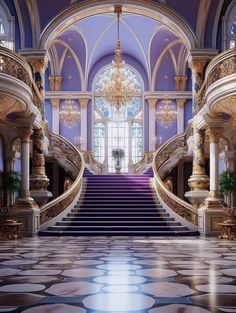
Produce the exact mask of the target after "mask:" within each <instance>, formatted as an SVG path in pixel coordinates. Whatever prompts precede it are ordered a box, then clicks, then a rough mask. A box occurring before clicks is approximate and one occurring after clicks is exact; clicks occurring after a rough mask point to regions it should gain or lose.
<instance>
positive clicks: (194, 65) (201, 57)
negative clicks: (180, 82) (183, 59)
mask: <svg viewBox="0 0 236 313" xmlns="http://www.w3.org/2000/svg"><path fill="white" fill-rule="evenodd" d="M214 54H215V51H211V52H209V51H208V54H207V53H206V51H204V50H196V51H191V59H190V60H189V66H190V68H191V70H192V93H193V99H192V101H193V113H194V114H195V115H196V114H197V113H198V111H199V110H200V108H201V106H202V105H203V103H202V102H201V101H202V99H201V101H200V102H199V99H198V97H197V96H198V91H199V90H200V88H201V87H202V84H203V81H204V74H205V73H204V72H205V67H206V64H207V62H208V61H209V60H210V59H211V58H212V56H213V55H214ZM204 141H205V132H204V130H199V129H198V128H197V126H196V119H194V120H193V170H192V175H191V176H190V179H189V180H188V182H189V187H190V189H191V191H189V192H186V193H185V196H186V197H187V198H188V199H189V201H190V202H191V203H192V204H193V205H195V206H196V207H198V206H199V205H200V204H201V203H202V201H203V200H204V199H205V198H206V197H207V195H208V191H207V188H208V186H209V179H208V177H207V175H206V173H205V155H204V154H205V152H204Z"/></svg>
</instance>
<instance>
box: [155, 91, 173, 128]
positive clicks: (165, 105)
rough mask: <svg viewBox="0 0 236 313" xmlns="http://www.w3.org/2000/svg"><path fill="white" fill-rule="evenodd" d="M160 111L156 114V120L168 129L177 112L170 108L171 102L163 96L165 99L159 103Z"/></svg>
mask: <svg viewBox="0 0 236 313" xmlns="http://www.w3.org/2000/svg"><path fill="white" fill-rule="evenodd" d="M161 104H162V105H161V106H160V111H157V112H156V118H157V119H158V120H159V121H160V122H161V124H162V125H163V126H164V127H165V128H168V127H170V125H171V124H172V122H173V120H175V119H176V117H177V112H176V110H174V108H173V106H171V100H169V99H168V96H167V95H166V96H165V99H164V100H162V101H161Z"/></svg>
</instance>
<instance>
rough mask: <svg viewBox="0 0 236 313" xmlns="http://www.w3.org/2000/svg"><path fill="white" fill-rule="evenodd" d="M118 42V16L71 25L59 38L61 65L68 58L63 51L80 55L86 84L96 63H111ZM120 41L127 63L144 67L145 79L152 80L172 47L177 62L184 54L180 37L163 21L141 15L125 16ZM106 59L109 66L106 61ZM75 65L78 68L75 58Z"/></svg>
mask: <svg viewBox="0 0 236 313" xmlns="http://www.w3.org/2000/svg"><path fill="white" fill-rule="evenodd" d="M116 40H117V21H116V17H115V16H114V14H100V15H95V16H91V17H87V18H84V19H83V20H81V21H78V22H76V23H75V24H74V25H72V26H69V27H68V28H67V30H66V31H65V32H64V33H62V34H61V35H60V36H59V37H57V38H56V39H55V42H54V45H55V47H56V50H57V54H58V62H57V63H58V64H60V63H61V61H63V59H61V58H62V56H63V55H64V54H63V52H64V51H65V50H68V49H69V50H70V52H71V53H72V54H75V55H76V56H77V59H78V61H79V62H80V64H81V68H82V70H83V74H84V77H85V81H86V79H88V78H89V76H90V72H91V70H92V69H94V68H95V65H96V64H103V65H104V63H105V64H109V63H110V62H111V56H114V49H115V44H116ZM120 40H121V47H122V54H123V58H124V59H126V60H129V61H128V62H127V63H129V64H131V65H133V66H134V64H140V66H141V68H143V69H144V70H145V72H146V73H145V76H147V77H149V79H150V81H151V75H152V73H153V70H154V67H155V64H156V62H157V61H158V60H160V59H161V62H162V58H160V56H161V54H162V52H163V50H164V49H166V47H168V46H170V49H172V50H173V53H174V57H175V58H176V59H177V58H178V55H179V51H180V44H179V43H176V42H175V41H176V40H179V37H177V36H176V35H175V34H174V33H173V32H172V31H170V30H169V29H168V28H167V27H166V26H164V25H163V24H161V23H160V22H157V21H155V20H153V19H151V18H148V17H145V16H140V15H134V14H123V15H122V16H121V22H120ZM172 43H173V44H172ZM167 50H168V49H167ZM127 57H128V58H127ZM106 58H107V63H106V62H105V61H104V60H105V59H106ZM112 58H113V57H112ZM100 60H103V62H100ZM73 62H74V67H75V68H76V66H77V65H76V62H75V60H74V59H73ZM171 62H172V61H171ZM172 67H173V65H172ZM172 67H171V68H172ZM96 68H97V66H96ZM98 69H99V68H98ZM65 70H66V68H65V67H64V66H63V72H65ZM77 70H78V68H77ZM171 72H172V69H171ZM58 74H60V73H58Z"/></svg>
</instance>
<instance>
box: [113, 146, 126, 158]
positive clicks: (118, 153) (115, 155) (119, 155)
mask: <svg viewBox="0 0 236 313" xmlns="http://www.w3.org/2000/svg"><path fill="white" fill-rule="evenodd" d="M124 156H125V152H124V150H123V149H121V148H114V149H112V157H113V158H114V159H123V158H124Z"/></svg>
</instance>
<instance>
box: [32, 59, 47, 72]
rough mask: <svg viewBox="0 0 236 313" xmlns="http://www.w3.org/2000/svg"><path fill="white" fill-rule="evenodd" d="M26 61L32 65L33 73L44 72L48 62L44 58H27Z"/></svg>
mask: <svg viewBox="0 0 236 313" xmlns="http://www.w3.org/2000/svg"><path fill="white" fill-rule="evenodd" d="M28 62H29V63H30V64H31V66H32V67H33V70H34V73H44V72H45V70H46V68H47V64H48V62H47V60H46V59H45V58H39V59H38V58H37V59H28Z"/></svg>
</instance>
